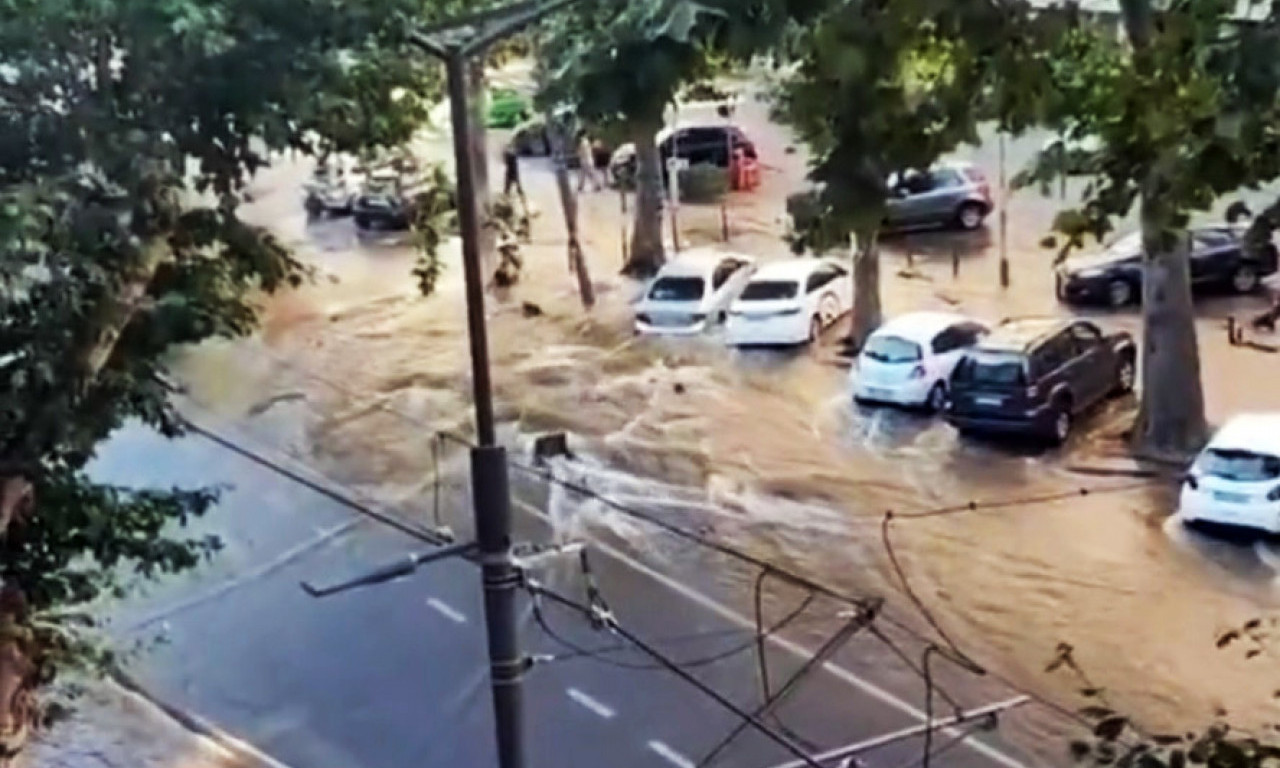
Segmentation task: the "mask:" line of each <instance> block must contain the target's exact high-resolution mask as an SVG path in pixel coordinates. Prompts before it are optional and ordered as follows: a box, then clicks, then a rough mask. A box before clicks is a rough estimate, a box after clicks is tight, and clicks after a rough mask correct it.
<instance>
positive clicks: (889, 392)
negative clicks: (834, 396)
mask: <svg viewBox="0 0 1280 768" xmlns="http://www.w3.org/2000/svg"><path fill="white" fill-rule="evenodd" d="M986 334H987V327H986V326H985V325H983V324H982V323H980V322H978V321H976V320H973V319H971V318H968V317H965V316H963V315H957V314H953V313H950V312H912V313H910V314H906V315H901V316H899V317H895V318H894V319H892V320H890V321H889V322H887V323H885V324H884V325H882V326H880V327H879V328H878V329H876V331H875V332H874V333H872V334H871V336H870V337H868V339H867V342H866V344H864V345H863V346H862V351H861V352H859V353H858V359H857V361H856V363H855V364H854V367H853V369H852V370H851V371H850V372H849V377H850V380H851V383H852V385H853V397H854V399H855V400H856V401H858V402H860V403H892V404H895V405H905V406H918V407H924V408H926V409H928V410H929V411H931V412H937V411H940V410H942V408H943V406H944V405H946V402H947V397H948V392H949V386H950V381H951V373H952V371H953V370H955V367H956V365H957V364H958V363H959V362H960V360H961V358H963V357H964V353H965V351H966V350H968V349H969V348H970V347H972V346H973V345H974V344H977V343H978V341H979V340H980V339H981V338H982V337H983V336H985V335H986Z"/></svg>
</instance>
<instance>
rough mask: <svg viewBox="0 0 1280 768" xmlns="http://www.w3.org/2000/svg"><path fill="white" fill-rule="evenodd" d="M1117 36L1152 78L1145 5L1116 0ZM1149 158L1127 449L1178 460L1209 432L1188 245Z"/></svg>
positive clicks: (1150, 21) (1142, 0) (1158, 165)
mask: <svg viewBox="0 0 1280 768" xmlns="http://www.w3.org/2000/svg"><path fill="white" fill-rule="evenodd" d="M1120 10H1121V16H1122V19H1123V22H1124V30H1125V33H1126V35H1127V36H1128V38H1129V45H1130V47H1131V49H1132V51H1133V66H1134V68H1135V69H1136V70H1137V71H1138V72H1140V73H1142V72H1150V71H1152V66H1153V65H1152V61H1151V52H1150V49H1151V36H1152V34H1153V33H1154V30H1155V19H1154V14H1153V11H1152V4H1151V0H1120ZM1162 162H1163V160H1162V159H1160V158H1157V159H1156V161H1155V162H1154V163H1153V165H1152V166H1150V167H1149V168H1147V169H1146V178H1144V179H1142V180H1141V182H1142V195H1141V203H1140V205H1141V219H1142V242H1143V251H1144V252H1145V254H1146V255H1145V256H1144V257H1143V277H1142V359H1141V370H1142V401H1141V404H1140V407H1139V410H1138V420H1137V423H1135V424H1134V429H1133V444H1134V447H1135V449H1136V450H1137V451H1138V452H1139V453H1142V454H1146V455H1150V456H1156V457H1161V458H1185V457H1187V456H1189V455H1190V454H1192V453H1194V452H1195V451H1197V450H1199V448H1200V447H1201V446H1202V445H1203V444H1204V441H1205V439H1206V438H1207V437H1208V431H1209V427H1208V424H1207V423H1206V422H1205V416H1204V387H1203V385H1202V384H1201V381H1200V349H1199V347H1198V346H1197V345H1196V325H1195V311H1194V307H1193V305H1192V303H1191V257H1190V253H1191V244H1190V240H1189V237H1188V235H1187V233H1186V231H1185V230H1181V231H1177V232H1176V235H1177V237H1176V238H1175V240H1176V243H1175V244H1173V247H1170V245H1171V243H1170V238H1169V236H1168V235H1169V234H1170V233H1171V232H1172V231H1173V230H1174V227H1173V224H1174V215H1173V214H1174V213H1176V212H1175V211H1172V210H1169V208H1168V206H1167V204H1166V203H1165V202H1164V201H1165V200H1166V199H1167V197H1166V195H1164V194H1163V190H1164V188H1165V187H1166V186H1167V185H1166V184H1165V179H1164V175H1163V174H1164V171H1163V166H1162Z"/></svg>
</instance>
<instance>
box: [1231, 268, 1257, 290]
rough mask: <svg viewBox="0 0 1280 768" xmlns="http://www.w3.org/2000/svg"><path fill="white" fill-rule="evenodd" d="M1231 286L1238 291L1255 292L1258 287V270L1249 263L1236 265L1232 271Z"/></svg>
mask: <svg viewBox="0 0 1280 768" xmlns="http://www.w3.org/2000/svg"><path fill="white" fill-rule="evenodd" d="M1231 288H1232V289H1233V290H1234V291H1235V292H1236V293H1253V292H1254V291H1255V290H1257V288H1258V270H1256V269H1254V268H1253V266H1252V265H1249V264H1241V265H1240V266H1238V267H1236V271H1235V272H1232V273H1231Z"/></svg>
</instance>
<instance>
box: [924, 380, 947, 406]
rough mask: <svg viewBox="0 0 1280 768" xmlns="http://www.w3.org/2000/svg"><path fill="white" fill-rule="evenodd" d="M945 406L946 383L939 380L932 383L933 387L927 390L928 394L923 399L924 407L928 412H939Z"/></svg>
mask: <svg viewBox="0 0 1280 768" xmlns="http://www.w3.org/2000/svg"><path fill="white" fill-rule="evenodd" d="M946 406H947V385H946V384H943V383H942V382H940V381H939V382H937V383H935V384H934V385H933V389H930V390H929V395H928V396H927V397H926V398H925V401H924V407H925V409H926V410H928V411H929V413H941V412H942V409H943V408H945V407H946Z"/></svg>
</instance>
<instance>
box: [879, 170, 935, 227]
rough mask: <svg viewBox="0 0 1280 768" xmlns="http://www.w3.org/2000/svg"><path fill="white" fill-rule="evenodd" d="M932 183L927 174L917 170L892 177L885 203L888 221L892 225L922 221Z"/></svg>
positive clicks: (900, 225)
mask: <svg viewBox="0 0 1280 768" xmlns="http://www.w3.org/2000/svg"><path fill="white" fill-rule="evenodd" d="M932 184H933V181H932V179H931V177H930V176H929V174H928V173H921V172H919V171H907V172H906V173H904V174H902V176H900V177H897V176H895V177H892V178H891V181H890V187H889V190H890V197H889V201H888V204H887V207H888V214H889V222H890V223H891V224H893V225H894V226H899V227H909V226H912V225H913V224H919V223H920V222H921V221H923V220H924V218H925V215H924V211H925V210H927V208H928V204H929V198H928V194H929V192H930V191H932V189H933V187H932Z"/></svg>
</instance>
